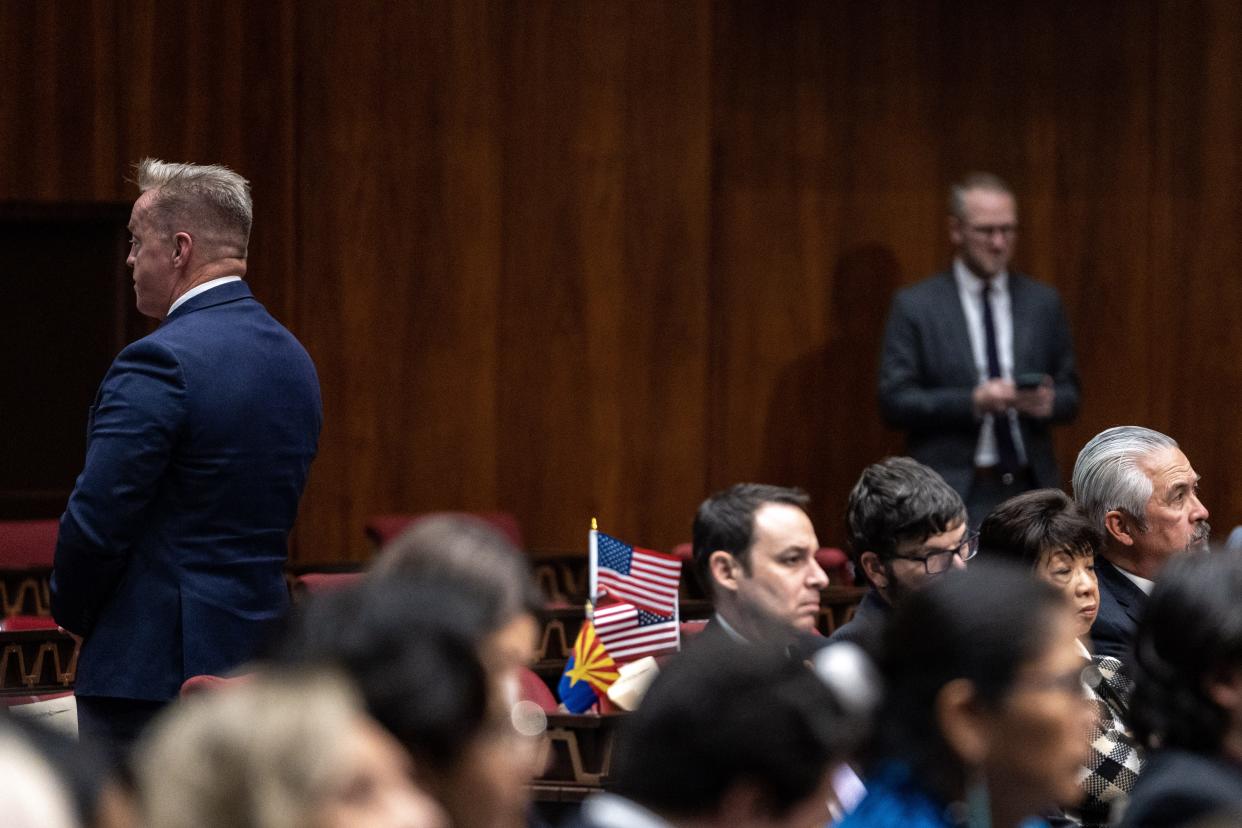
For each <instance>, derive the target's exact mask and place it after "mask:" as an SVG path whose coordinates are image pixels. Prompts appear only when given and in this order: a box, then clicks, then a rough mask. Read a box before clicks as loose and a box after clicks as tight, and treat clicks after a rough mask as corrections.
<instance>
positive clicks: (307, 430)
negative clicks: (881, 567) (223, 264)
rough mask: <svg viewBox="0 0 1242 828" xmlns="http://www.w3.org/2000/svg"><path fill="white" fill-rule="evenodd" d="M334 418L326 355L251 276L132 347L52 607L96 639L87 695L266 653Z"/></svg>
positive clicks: (150, 691)
mask: <svg viewBox="0 0 1242 828" xmlns="http://www.w3.org/2000/svg"><path fill="white" fill-rule="evenodd" d="M322 419H323V415H322V407H321V403H320V398H319V381H318V378H317V377H316V374H315V367H314V365H313V364H312V363H311V360H310V357H309V356H308V355H307V353H306V351H305V350H304V349H303V348H302V346H301V345H300V344H299V343H298V341H297V340H296V339H294V337H293V335H292V334H290V333H289V331H287V330H285V328H283V327H282V326H281V325H280V324H279V323H278V322H277V321H276V320H275V319H273V318H272V317H271V316H270V315H269V314H268V313H267V311H266V310H265V309H264V308H263V306H262V305H261V304H259V302H258V301H256V300H255V298H254V297H253V296H252V295H251V293H250V288H249V287H247V285H246V283H245V282H232V283H229V284H226V285H221V286H219V287H216V288H213V289H211V290H208V291H206V292H204V293H201V294H199V295H198V296H195V297H193V298H191V299H189V300H188V301H186V302H185V303H184V304H183V305H182V306H181V307H179V308H177V309H176V311H174V312H173V313H172V314H170V315H169V316H168V318H167V319H165V320H164V322H163V323H162V324H161V325H160V327H159V328H158V329H156V330H155V332H153V333H152V334H150V335H149V336H146V337H144V338H142V339H140V340H138V341H137V342H134V343H132V344H130V345H129V346H128V347H126V348H125V349H124V350H123V351H121V353H120V354H119V355H118V356H117V358H116V360H115V361H114V362H113V363H112V367H111V368H110V369H109V371H108V373H107V375H106V376H105V377H104V380H103V383H102V384H101V385H100V388H99V394H98V396H97V397H96V401H95V404H94V406H93V407H92V408H91V412H90V417H89V422H88V426H87V447H86V464H85V468H84V470H83V472H82V474H81V476H79V477H78V480H77V484H76V486H75V487H74V491H73V494H72V495H71V496H70V498H69V504H68V506H67V508H66V510H65V513H64V515H63V517H62V518H61V521H60V537H59V540H58V542H57V546H56V558H55V564H54V569H53V573H52V594H51V597H52V613H53V615H54V616H55V617H56V621H57V622H58V623H59V624H60V625H61V626H63V627H65V628H66V629H68V630H71V631H72V632H75V633H78V634H80V635H82V636H83V638H84V641H83V645H82V650H81V654H80V657H79V661H78V671H77V680H76V684H75V691H76V692H77V694H78V695H82V696H110V697H115V698H125V699H146V700H155V701H161V700H166V699H170V698H173V697H174V696H175V695H176V694H177V692H178V689H179V688H180V685H181V682H182V681H183V680H184V679H186V678H188V677H190V676H194V675H199V674H203V673H222V672H225V671H227V670H229V669H231V668H232V667H234V666H236V665H237V664H239V663H241V662H242V661H244V660H246V659H247V658H249V657H250V656H251V655H252V653H253V650H254V647H255V646H256V644H257V641H258V638H259V637H260V636H261V635H262V634H263V633H264V629H265V627H266V626H267V624H269V623H270V622H271V621H273V620H275V619H276V618H278V617H279V616H281V615H282V614H283V613H284V612H285V610H286V608H287V606H288V600H289V599H288V592H287V590H286V587H285V581H284V577H283V572H282V569H283V565H284V562H285V557H286V553H287V543H288V535H289V530H290V529H291V528H292V526H293V520H294V517H295V515H296V513H297V505H298V499H299V498H300V497H301V494H302V488H303V486H304V484H305V483H306V476H307V472H308V470H309V468H310V464H311V460H312V459H313V458H314V456H315V451H316V448H317V445H318V441H319V429H320V426H321V424H322Z"/></svg>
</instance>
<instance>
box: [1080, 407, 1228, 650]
mask: <svg viewBox="0 0 1242 828" xmlns="http://www.w3.org/2000/svg"><path fill="white" fill-rule="evenodd" d="M1074 499H1075V500H1077V501H1078V503H1079V505H1081V506H1082V507H1083V509H1084V510H1085V511H1086V512H1087V515H1088V516H1089V517H1090V518H1091V520H1092V521H1093V522H1094V523H1095V525H1096V526H1097V527H1099V529H1100V530H1101V531H1102V532H1103V534H1104V548H1103V549H1102V550H1101V555H1100V556H1099V557H1097V558H1096V560H1095V575H1096V580H1097V581H1098V583H1099V587H1100V611H1099V614H1098V615H1097V616H1096V618H1095V624H1093V625H1092V627H1091V642H1092V644H1094V645H1095V651H1096V654H1097V655H1106V656H1113V657H1114V658H1119V659H1121V660H1122V661H1125V660H1126V658H1127V657H1128V656H1129V653H1130V649H1131V648H1132V646H1133V644H1134V635H1135V632H1136V630H1137V626H1138V618H1139V614H1140V612H1141V611H1142V609H1143V606H1144V605H1145V604H1146V603H1147V596H1148V595H1150V594H1151V591H1152V588H1153V587H1154V586H1155V583H1154V582H1155V579H1156V577H1157V576H1158V574H1159V572H1160V570H1161V569H1162V568H1163V567H1164V565H1165V564H1166V563H1168V561H1169V559H1170V558H1172V557H1173V556H1174V555H1179V554H1182V553H1185V552H1188V551H1194V550H1200V549H1206V548H1207V542H1208V534H1209V533H1210V531H1211V527H1210V526H1209V525H1208V520H1207V519H1208V510H1207V508H1206V507H1205V506H1204V505H1203V503H1202V502H1201V501H1200V500H1199V475H1198V473H1196V472H1195V470H1194V468H1193V467H1192V466H1191V465H1190V461H1189V460H1187V459H1186V455H1185V454H1183V453H1182V450H1181V449H1180V448H1178V445H1177V441H1176V440H1174V439H1173V438H1172V437H1168V436H1166V435H1164V434H1161V433H1160V432H1158V431H1152V430H1151V429H1149V428H1143V427H1141V426H1117V427H1116V428H1110V429H1106V430H1105V431H1101V432H1100V433H1099V434H1097V435H1095V436H1094V437H1092V438H1091V439H1090V440H1089V441H1087V444H1086V445H1085V446H1083V448H1082V451H1080V452H1079V453H1078V460H1077V461H1076V462H1075V463H1074Z"/></svg>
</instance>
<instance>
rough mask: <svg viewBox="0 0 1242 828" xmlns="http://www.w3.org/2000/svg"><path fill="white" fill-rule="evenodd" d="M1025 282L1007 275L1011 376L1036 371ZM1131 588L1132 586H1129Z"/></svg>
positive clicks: (1032, 322) (1013, 274)
mask: <svg viewBox="0 0 1242 828" xmlns="http://www.w3.org/2000/svg"><path fill="white" fill-rule="evenodd" d="M1029 298H1030V297H1029V296H1028V295H1027V292H1026V282H1025V280H1023V279H1022V277H1021V276H1018V275H1017V274H1016V273H1010V274H1009V313H1010V315H1011V316H1012V317H1013V375H1014V377H1017V376H1018V375H1019V374H1025V373H1029V372H1031V371H1035V370H1038V365H1036V360H1035V359H1034V358H1033V357H1034V344H1035V343H1034V341H1033V336H1034V334H1035V325H1034V320H1033V319H1031V314H1030V308H1029V307H1028V302H1027V300H1028V299H1029ZM1131 586H1133V584H1131Z"/></svg>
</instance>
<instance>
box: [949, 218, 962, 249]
mask: <svg viewBox="0 0 1242 828" xmlns="http://www.w3.org/2000/svg"><path fill="white" fill-rule="evenodd" d="M948 227H949V241H951V242H953V244H954V246H955V247H961V245H962V220H961V219H960V218H958V217H957V216H955V215H952V214H950V215H949V220H948Z"/></svg>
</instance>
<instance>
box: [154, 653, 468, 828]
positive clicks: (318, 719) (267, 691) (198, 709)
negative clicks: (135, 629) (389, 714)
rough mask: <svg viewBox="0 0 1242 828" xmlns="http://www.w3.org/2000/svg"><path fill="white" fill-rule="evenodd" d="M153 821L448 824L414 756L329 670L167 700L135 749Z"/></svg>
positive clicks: (237, 825)
mask: <svg viewBox="0 0 1242 828" xmlns="http://www.w3.org/2000/svg"><path fill="white" fill-rule="evenodd" d="M135 764H136V770H137V780H138V790H139V810H140V813H141V815H142V820H141V821H142V824H143V825H145V826H147V828H181V827H182V826H184V828H191V826H194V828H204V827H205V826H206V827H209V826H221V828H223V826H229V828H295V827H297V828H300V827H301V826H310V827H311V828H352V827H353V826H358V827H359V828H417V827H418V826H423V827H424V828H443V826H446V825H447V822H446V820H445V816H444V812H443V811H442V810H441V809H440V807H439V806H438V805H437V804H436V803H435V801H434V800H433V799H431V797H429V796H428V795H427V794H425V793H424V792H422V791H421V790H419V789H418V788H417V787H415V785H414V783H413V781H412V775H411V765H410V760H409V757H408V756H407V754H406V752H405V751H404V750H403V749H402V748H401V746H400V745H399V744H398V743H397V741H396V740H395V739H393V737H392V736H391V735H389V734H388V733H387V732H386V731H385V730H384V729H383V728H381V727H379V726H378V725H377V724H376V723H375V722H374V721H372V720H371V718H370V717H368V716H367V715H366V714H365V713H364V712H363V710H362V706H361V704H360V702H359V700H358V699H357V698H356V697H355V695H354V692H353V691H352V690H351V689H350V688H349V686H348V685H347V684H346V683H345V682H344V681H343V680H341V679H339V678H337V677H335V676H334V675H331V674H328V673H320V672H314V673H296V674H295V673H290V674H285V675H264V674H259V675H257V676H255V677H254V678H252V679H248V680H245V681H243V682H240V683H238V684H234V685H230V686H228V687H225V688H223V689H220V690H216V691H213V692H209V693H203V694H201V695H198V696H195V697H191V698H189V699H186V700H184V701H181V702H179V703H177V704H175V705H173V706H172V707H170V708H169V709H168V710H167V711H166V712H165V713H164V714H162V715H161V717H160V718H159V719H158V720H157V721H156V723H155V724H154V726H153V727H152V729H151V732H150V733H149V734H148V736H147V737H146V738H145V739H144V741H143V743H142V744H141V745H140V747H139V750H138V753H137V754H136V760H135Z"/></svg>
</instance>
